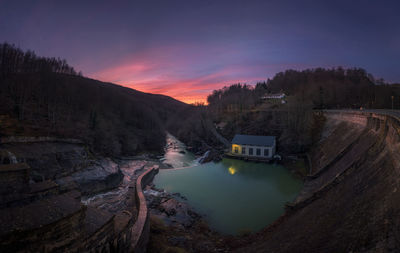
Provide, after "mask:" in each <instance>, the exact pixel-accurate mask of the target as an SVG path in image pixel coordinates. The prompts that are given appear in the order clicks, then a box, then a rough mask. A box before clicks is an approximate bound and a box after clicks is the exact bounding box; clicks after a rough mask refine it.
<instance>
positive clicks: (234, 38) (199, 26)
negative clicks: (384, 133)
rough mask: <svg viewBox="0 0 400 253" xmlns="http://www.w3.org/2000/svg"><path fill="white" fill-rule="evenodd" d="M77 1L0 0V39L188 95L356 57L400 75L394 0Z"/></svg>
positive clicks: (101, 73) (395, 77)
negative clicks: (0, 6)
mask: <svg viewBox="0 0 400 253" xmlns="http://www.w3.org/2000/svg"><path fill="white" fill-rule="evenodd" d="M77 3H78V2H76V1H70V2H68V3H57V4H56V3H54V2H52V1H47V0H46V1H38V2H35V3H33V2H31V1H18V3H15V2H10V1H4V0H3V1H1V0H0V5H2V6H3V7H4V8H1V9H0V27H1V29H2V33H1V34H0V41H7V42H9V43H12V44H15V45H16V46H18V47H20V48H22V49H23V50H27V49H30V50H33V51H35V52H36V53H37V54H38V55H41V56H48V57H50V56H51V57H52V56H55V57H61V58H65V59H66V60H67V61H68V62H69V63H70V64H71V65H72V66H74V67H75V68H76V70H78V71H82V72H83V75H84V76H86V77H89V78H93V79H97V80H100V81H103V82H111V83H115V84H119V85H122V86H125V87H129V88H133V89H136V90H139V91H143V92H148V93H155V94H163V95H167V96H171V97H173V98H175V99H177V100H180V101H183V102H185V103H194V102H206V98H207V95H208V94H210V93H211V92H212V91H213V90H215V89H220V88H223V87H224V86H227V85H230V84H234V83H247V84H250V85H254V84H255V83H256V82H258V81H265V80H267V79H268V78H272V77H273V76H274V75H275V74H276V73H278V72H282V71H285V70H287V69H294V70H304V69H309V68H317V67H322V68H332V67H338V66H343V67H344V68H352V67H357V68H363V69H365V70H366V71H367V72H368V73H371V74H372V75H374V77H375V78H383V79H385V80H386V81H388V82H390V83H399V82H400V72H399V71H398V67H399V64H398V59H399V57H400V46H399V45H400V31H399V26H396V25H394V24H400V16H399V15H397V13H396V10H397V9H398V7H400V6H399V3H397V2H396V1H386V2H385V4H384V5H382V3H381V2H380V1H372V2H369V3H368V4H365V3H363V2H362V1H356V2H351V3H349V2H347V1H339V2H335V3H331V2H321V1H301V2H296V3H292V2H290V1H269V2H268V3H265V2H264V1H251V2H244V1H218V2H214V1H202V2H197V1H168V3H166V2H165V1H152V2H150V3H149V2H147V3H143V2H132V1H120V2H118V3H117V4H110V3H108V2H106V1H96V2H95V4H94V2H91V1H88V2H84V3H79V8H76V4H77Z"/></svg>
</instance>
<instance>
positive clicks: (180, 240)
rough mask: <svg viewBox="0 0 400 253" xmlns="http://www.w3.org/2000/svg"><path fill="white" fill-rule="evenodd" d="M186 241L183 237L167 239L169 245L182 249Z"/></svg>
mask: <svg viewBox="0 0 400 253" xmlns="http://www.w3.org/2000/svg"><path fill="white" fill-rule="evenodd" d="M186 241H187V239H186V237H184V236H174V237H171V238H168V242H169V243H171V244H172V245H173V246H178V247H183V246H184V245H185V242H186Z"/></svg>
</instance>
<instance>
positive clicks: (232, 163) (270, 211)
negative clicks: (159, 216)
mask: <svg viewBox="0 0 400 253" xmlns="http://www.w3.org/2000/svg"><path fill="white" fill-rule="evenodd" d="M167 153H168V152H167ZM173 153H177V152H176V150H175V151H173ZM186 155H191V154H190V153H187V154H185V155H182V154H181V158H183V159H186ZM176 158H178V159H179V156H177V157H176ZM185 163H186V160H185ZM154 183H155V185H156V186H157V187H158V188H163V189H165V190H166V191H168V192H171V193H176V192H179V193H180V194H182V195H184V196H185V197H187V198H188V202H189V203H190V204H191V205H192V206H193V207H194V208H195V210H196V211H197V212H199V213H200V214H203V215H205V219H206V220H207V221H208V223H209V225H210V226H211V227H212V228H214V229H215V230H217V231H219V232H222V233H226V234H239V233H241V232H248V231H258V230H260V229H261V228H263V227H265V226H266V225H268V224H271V223H272V222H273V221H275V220H276V219H277V218H278V217H279V216H280V215H282V214H283V212H284V204H285V203H286V202H288V201H292V200H294V198H295V197H296V195H297V193H298V192H299V191H300V189H301V187H302V185H303V184H302V181H301V180H300V179H298V178H296V177H295V176H293V175H292V174H291V173H290V172H289V171H288V170H287V169H286V168H284V167H283V166H280V165H272V164H265V163H254V162H245V161H241V160H236V159H223V160H222V161H221V162H219V163H206V164H203V165H194V166H192V167H188V168H184V169H171V170H160V172H159V174H158V175H157V176H156V177H155V179H154Z"/></svg>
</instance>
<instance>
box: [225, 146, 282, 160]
mask: <svg viewBox="0 0 400 253" xmlns="http://www.w3.org/2000/svg"><path fill="white" fill-rule="evenodd" d="M275 146H276V144H274V146H273V147H261V146H250V145H238V144H232V150H231V152H232V154H234V155H238V156H249V157H260V158H262V157H264V158H265V157H266V158H271V157H272V156H273V155H275ZM250 148H252V149H253V154H252V155H251V154H250ZM243 149H244V152H243ZM257 149H260V155H257ZM265 149H267V150H268V156H264V150H265ZM236 151H237V152H236Z"/></svg>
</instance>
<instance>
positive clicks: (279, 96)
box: [261, 93, 286, 104]
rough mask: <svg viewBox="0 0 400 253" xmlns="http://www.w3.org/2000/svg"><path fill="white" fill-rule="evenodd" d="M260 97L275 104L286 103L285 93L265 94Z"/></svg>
mask: <svg viewBox="0 0 400 253" xmlns="http://www.w3.org/2000/svg"><path fill="white" fill-rule="evenodd" d="M261 99H263V100H265V101H268V102H271V103H275V104H279V103H280V104H286V100H285V99H286V95H285V93H276V94H265V95H264V96H262V97H261Z"/></svg>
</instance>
